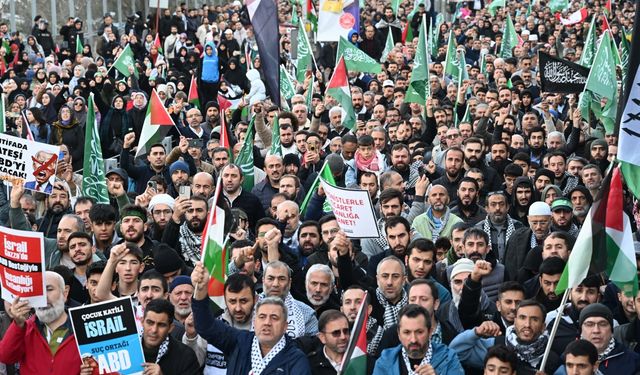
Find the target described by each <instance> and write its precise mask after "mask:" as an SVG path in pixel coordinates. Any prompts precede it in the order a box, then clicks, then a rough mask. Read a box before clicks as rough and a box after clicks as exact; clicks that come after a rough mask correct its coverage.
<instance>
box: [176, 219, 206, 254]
mask: <svg viewBox="0 0 640 375" xmlns="http://www.w3.org/2000/svg"><path fill="white" fill-rule="evenodd" d="M178 242H179V243H180V247H181V248H182V256H184V258H185V260H187V261H189V262H190V263H191V264H196V262H198V261H200V257H201V256H200V255H201V254H200V251H201V250H200V249H201V247H202V237H201V236H198V235H196V234H195V233H193V232H192V231H191V229H189V227H187V223H186V222H184V223H182V225H180V238H179V239H178Z"/></svg>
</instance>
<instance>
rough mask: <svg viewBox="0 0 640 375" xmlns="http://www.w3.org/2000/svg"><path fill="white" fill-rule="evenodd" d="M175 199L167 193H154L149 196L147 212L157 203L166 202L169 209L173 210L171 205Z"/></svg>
mask: <svg viewBox="0 0 640 375" xmlns="http://www.w3.org/2000/svg"><path fill="white" fill-rule="evenodd" d="M175 203H176V202H175V200H174V199H173V198H171V196H170V195H169V194H156V195H154V196H153V198H151V201H150V202H149V212H151V211H153V208H154V207H155V206H156V205H158V204H166V205H167V206H169V208H170V209H171V211H173V206H174V205H175Z"/></svg>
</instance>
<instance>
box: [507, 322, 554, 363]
mask: <svg viewBox="0 0 640 375" xmlns="http://www.w3.org/2000/svg"><path fill="white" fill-rule="evenodd" d="M515 328H516V327H515V326H509V327H507V331H506V333H505V342H506V344H507V346H508V347H511V348H513V349H515V352H516V355H517V356H518V358H520V360H522V361H524V362H526V363H528V364H529V365H530V366H531V367H533V368H538V365H539V364H540V361H542V356H543V355H544V349H545V348H546V347H547V343H548V342H549V336H548V335H547V332H543V333H542V334H541V335H540V336H538V338H537V339H536V340H535V341H533V342H531V343H529V344H523V343H522V342H520V340H519V339H518V336H517V335H516V329H515Z"/></svg>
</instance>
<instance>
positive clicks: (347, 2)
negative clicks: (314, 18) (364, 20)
mask: <svg viewBox="0 0 640 375" xmlns="http://www.w3.org/2000/svg"><path fill="white" fill-rule="evenodd" d="M359 9H360V8H359V2H358V0H320V15H319V16H318V35H317V39H316V40H317V41H319V42H337V41H338V40H339V39H340V37H341V36H342V37H344V38H347V37H348V36H349V32H350V31H351V30H356V31H358V30H359V27H360V26H359V23H360V12H359Z"/></svg>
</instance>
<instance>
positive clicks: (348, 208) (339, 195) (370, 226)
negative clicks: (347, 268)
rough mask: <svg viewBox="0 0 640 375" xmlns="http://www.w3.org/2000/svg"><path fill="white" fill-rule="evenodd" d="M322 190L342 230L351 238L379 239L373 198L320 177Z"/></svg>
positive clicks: (363, 191)
mask: <svg viewBox="0 0 640 375" xmlns="http://www.w3.org/2000/svg"><path fill="white" fill-rule="evenodd" d="M320 181H321V182H322V188H323V189H324V193H325V194H326V195H327V199H328V200H329V203H330V204H331V208H332V209H333V214H334V215H335V216H336V221H337V222H338V225H339V226H340V229H342V230H343V231H344V233H345V234H346V235H347V237H349V238H378V237H380V232H378V226H377V225H376V216H375V213H374V212H373V204H372V203H371V197H370V196H369V192H368V191H366V190H354V189H346V188H342V187H337V186H333V185H331V184H329V183H327V181H326V180H325V179H323V178H322V177H320Z"/></svg>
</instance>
